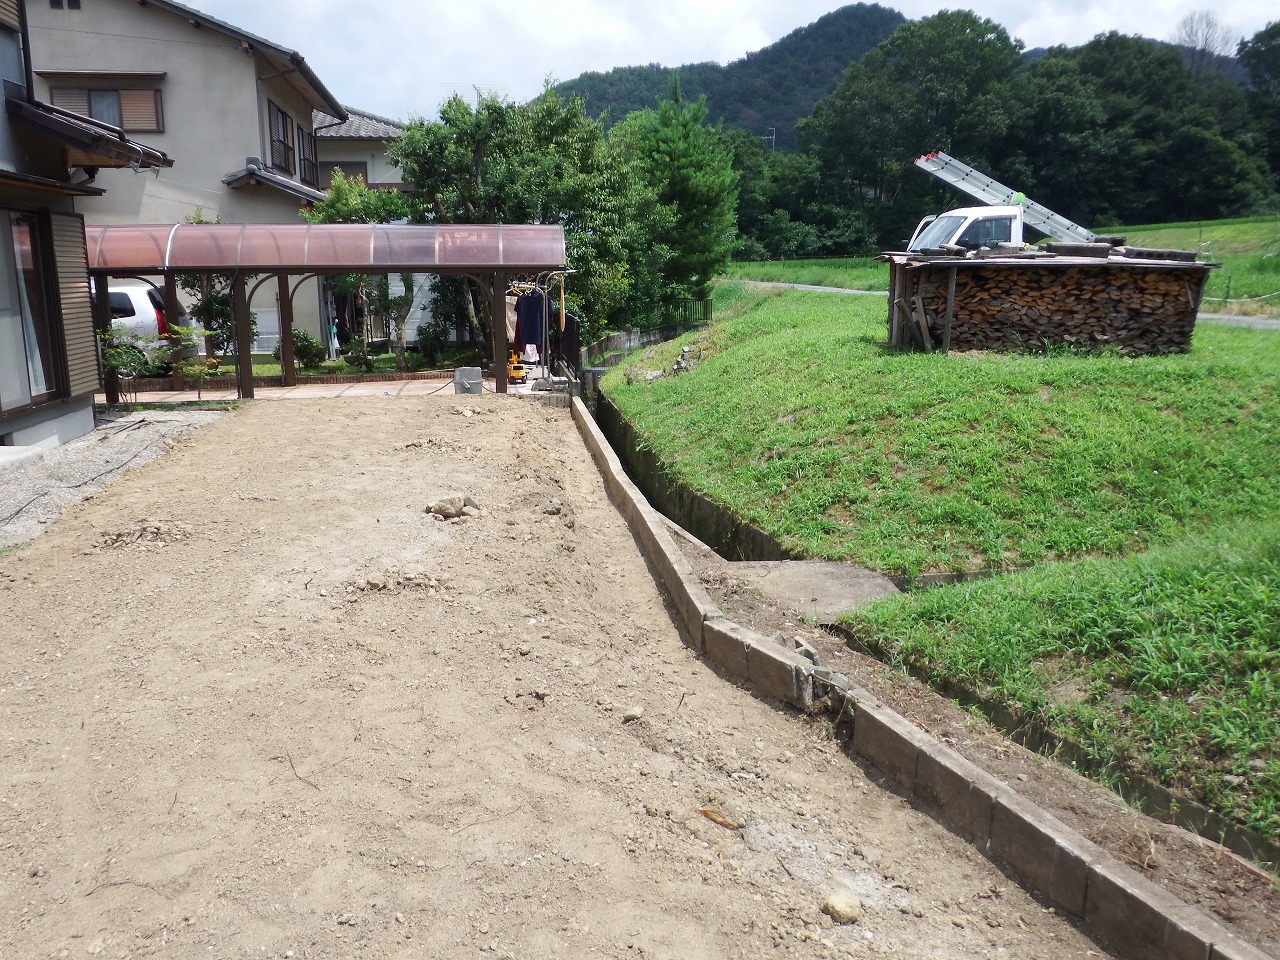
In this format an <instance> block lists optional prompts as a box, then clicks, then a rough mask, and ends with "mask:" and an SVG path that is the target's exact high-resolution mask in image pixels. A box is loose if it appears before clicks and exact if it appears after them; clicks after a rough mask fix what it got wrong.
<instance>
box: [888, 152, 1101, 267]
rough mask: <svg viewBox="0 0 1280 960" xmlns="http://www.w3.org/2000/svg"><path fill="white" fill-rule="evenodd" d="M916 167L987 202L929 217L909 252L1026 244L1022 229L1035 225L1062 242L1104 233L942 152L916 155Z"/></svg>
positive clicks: (1081, 240) (1082, 240)
mask: <svg viewBox="0 0 1280 960" xmlns="http://www.w3.org/2000/svg"><path fill="white" fill-rule="evenodd" d="M915 163H916V166H917V167H920V169H922V170H925V171H927V172H929V173H931V174H933V175H934V176H935V177H937V178H938V179H940V180H943V181H945V182H947V183H949V184H951V185H952V186H954V187H956V188H958V189H960V190H963V191H964V192H965V193H967V194H969V195H970V196H972V197H975V198H977V199H978V200H981V201H983V203H985V204H987V206H982V207H960V208H958V209H955V210H948V211H947V212H946V213H942V214H939V215H937V216H930V217H925V218H924V219H923V220H921V221H920V225H919V226H917V227H916V230H915V233H914V234H912V236H911V239H910V240H909V241H908V242H907V251H908V252H909V253H918V252H920V251H922V250H930V249H936V248H942V247H948V246H950V247H963V248H964V249H965V250H966V251H974V250H978V249H980V248H982V247H991V248H995V247H997V246H998V245H999V244H1002V243H1010V244H1015V245H1017V246H1022V244H1023V228H1024V227H1026V226H1030V227H1034V228H1035V229H1036V230H1039V231H1040V232H1041V233H1043V234H1045V236H1048V237H1052V238H1053V239H1054V240H1058V241H1061V242H1063V243H1094V242H1096V241H1098V240H1099V237H1098V236H1097V235H1096V234H1094V233H1093V232H1092V231H1090V230H1087V229H1085V228H1084V227H1082V226H1080V225H1079V224H1078V223H1072V222H1071V221H1070V220H1068V219H1067V218H1066V217H1063V216H1061V215H1059V214H1056V213H1054V212H1053V211H1052V210H1050V209H1049V208H1048V207H1045V206H1043V205H1041V204H1039V203H1036V202H1035V201H1034V200H1029V199H1028V198H1027V197H1026V195H1025V194H1023V193H1020V192H1018V191H1017V190H1013V189H1010V188H1009V187H1006V186H1005V185H1004V184H1002V183H998V182H997V181H995V180H992V179H991V178H990V177H988V176H986V175H985V174H982V173H980V172H979V171H977V170H975V169H973V167H970V166H969V165H967V164H965V163H962V162H961V161H959V160H957V159H955V157H949V156H947V154H945V153H942V152H941V151H937V152H934V153H926V154H925V155H924V156H922V157H918V158H917V159H916V162H915Z"/></svg>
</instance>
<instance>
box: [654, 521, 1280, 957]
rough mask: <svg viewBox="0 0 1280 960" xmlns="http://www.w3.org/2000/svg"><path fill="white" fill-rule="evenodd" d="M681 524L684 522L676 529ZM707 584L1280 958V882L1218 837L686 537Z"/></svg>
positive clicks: (730, 605) (734, 611)
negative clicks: (1169, 820) (840, 630)
mask: <svg viewBox="0 0 1280 960" xmlns="http://www.w3.org/2000/svg"><path fill="white" fill-rule="evenodd" d="M675 529H677V530H678V528H675ZM677 542H679V543H681V545H682V547H683V548H684V552H685V555H686V556H687V557H688V558H689V560H690V561H691V563H693V565H694V567H695V569H696V570H697V571H698V573H699V576H700V578H701V580H702V582H703V583H704V584H705V586H706V587H707V589H708V592H709V593H710V594H711V595H712V597H713V598H714V599H715V600H716V601H717V603H718V604H719V605H720V607H721V608H722V609H723V610H725V611H726V613H727V615H729V616H730V617H732V618H733V619H734V620H736V621H737V622H738V623H741V624H744V625H746V626H750V627H751V628H753V629H755V630H757V631H760V632H762V633H764V634H766V635H769V636H772V635H775V634H778V633H781V634H783V635H784V636H786V637H799V638H801V639H803V640H804V641H805V642H806V643H807V644H809V645H810V646H811V647H813V648H814V649H816V650H817V651H818V652H819V654H820V656H821V658H822V660H823V662H824V663H826V664H828V665H830V666H831V667H832V668H833V669H835V670H838V671H839V672H841V673H843V674H845V675H846V676H848V677H849V678H850V679H851V680H852V681H853V682H854V683H856V684H857V685H859V686H861V687H863V688H864V689H866V690H869V691H872V692H873V693H874V694H875V695H876V696H877V697H879V698H880V699H881V700H883V701H884V702H885V703H887V704H889V705H890V706H891V707H893V709H894V710H896V711H897V712H898V713H899V714H901V715H902V716H904V717H906V718H907V719H908V720H910V721H911V722H912V723H913V724H915V725H916V726H917V727H919V728H920V729H922V730H925V731H927V732H928V733H930V734H931V735H932V736H934V737H935V738H937V739H938V740H940V741H942V742H943V743H946V744H947V745H949V746H950V747H951V748H952V749H954V750H957V751H958V752H959V753H961V754H962V755H963V756H965V757H966V758H968V759H969V760H972V761H973V762H975V763H976V764H977V765H978V766H980V767H982V768H983V769H984V770H986V771H988V772H989V773H992V774H994V775H995V776H997V777H999V778H1000V779H1001V780H1003V781H1004V782H1005V783H1007V784H1009V785H1010V786H1011V787H1012V788H1013V789H1014V790H1016V791H1017V792H1018V793H1020V794H1022V795H1023V796H1025V797H1027V798H1029V799H1031V800H1032V801H1034V802H1035V803H1036V804H1037V805H1038V806H1039V807H1040V808H1041V809H1043V810H1046V811H1048V812H1049V813H1051V814H1053V815H1054V816H1055V817H1057V818H1058V819H1059V820H1061V821H1062V822H1063V823H1066V824H1067V825H1068V826H1070V827H1072V828H1073V829H1075V830H1076V831H1078V832H1079V833H1081V834H1083V835H1084V836H1085V837H1087V838H1088V839H1090V840H1092V841H1093V842H1094V843H1096V844H1098V845H1099V846H1100V847H1102V848H1103V849H1105V850H1107V851H1108V852H1109V853H1111V855H1112V856H1114V857H1116V858H1117V859H1118V860H1120V861H1122V862H1123V863H1126V864H1128V865H1129V866H1130V867H1133V868H1134V869H1135V870H1137V871H1138V872H1139V873H1140V874H1142V875H1143V876H1144V877H1146V878H1147V879H1148V880H1151V881H1153V882H1155V883H1157V884H1159V885H1161V886H1163V887H1165V888H1166V889H1168V890H1169V891H1170V892H1172V893H1173V894H1174V895H1175V896H1177V897H1178V898H1179V899H1181V900H1183V901H1184V902H1186V903H1189V904H1192V905H1194V906H1196V907H1199V908H1200V909H1202V910H1204V911H1205V912H1206V913H1208V914H1211V915H1213V916H1214V917H1216V918H1217V919H1218V920H1220V921H1222V922H1223V923H1224V924H1225V925H1226V926H1227V927H1228V928H1229V929H1231V930H1232V931H1233V932H1235V933H1236V934H1237V935H1239V936H1241V937H1243V938H1244V939H1245V940H1246V941H1248V942H1250V943H1252V944H1253V945H1255V946H1257V947H1259V948H1261V949H1263V950H1266V951H1267V952H1268V953H1270V954H1272V955H1274V956H1277V957H1280V887H1278V886H1277V883H1276V880H1275V878H1274V877H1272V876H1270V875H1268V874H1267V873H1266V872H1264V871H1263V870H1261V869H1260V868H1259V867H1258V866H1256V865H1254V864H1253V863H1250V862H1249V861H1247V860H1244V859H1242V858H1241V857H1239V856H1237V855H1236V854H1234V853H1232V852H1231V851H1229V850H1227V849H1225V848H1224V847H1222V846H1220V845H1219V844H1217V843H1214V842H1212V841H1210V840H1207V839H1204V838H1202V837H1197V836H1196V835H1194V834H1192V833H1190V832H1188V831H1187V830H1183V829H1180V828H1178V827H1176V826H1171V825H1169V824H1166V823H1162V822H1160V821H1158V820H1154V819H1152V818H1151V817H1148V816H1145V815H1143V814H1142V813H1140V812H1139V811H1137V810H1136V809H1134V808H1133V807H1132V806H1130V805H1128V804H1126V803H1125V802H1124V800H1123V799H1122V798H1120V797H1119V796H1118V795H1117V794H1115V793H1114V792H1113V791H1111V790H1108V789H1106V788H1105V787H1103V786H1100V785H1099V784H1097V783H1094V782H1092V781H1090V780H1088V779H1087V778H1085V777H1084V776H1081V775H1080V774H1078V773H1077V772H1075V771H1074V770H1073V769H1071V768H1070V767H1069V766H1066V765H1064V764H1062V763H1057V762H1055V761H1053V760H1051V759H1048V758H1046V757H1043V756H1040V755H1038V754H1036V753H1033V752H1031V751H1029V750H1027V749H1025V748H1023V747H1022V746H1020V745H1019V744H1017V743H1014V742H1013V741H1011V740H1009V739H1008V738H1007V737H1006V736H1004V735H1003V734H1002V733H1001V732H1000V731H999V730H997V729H996V728H994V727H993V726H992V725H991V724H989V723H988V722H986V721H985V720H984V719H982V718H981V717H979V716H977V715H975V714H974V713H971V712H969V711H966V710H965V709H963V708H962V707H960V706H959V705H958V704H956V703H954V702H953V701H951V700H948V699H947V698H946V697H944V696H941V695H939V694H937V693H935V692H934V691H933V690H931V689H930V688H929V687H928V686H927V685H925V684H923V683H921V682H919V681H917V680H915V679H913V678H912V677H910V676H908V675H907V674H905V673H903V672H902V671H901V670H897V669H895V668H893V667H891V666H888V665H886V664H884V663H882V662H880V661H879V660H876V659H875V658H873V657H870V656H866V655H863V654H861V653H859V652H857V651H854V650H851V649H849V648H848V646H847V645H845V644H844V643H843V642H842V641H841V639H840V638H839V637H838V636H835V635H833V634H832V633H830V632H828V631H826V630H824V629H818V628H816V627H813V626H811V625H810V624H808V623H806V622H804V621H803V620H802V619H800V618H799V617H798V616H797V615H796V614H795V612H794V611H793V610H789V609H787V608H786V607H785V606H784V605H781V604H779V603H778V602H776V601H775V600H773V599H771V598H769V597H767V596H765V595H763V594H761V592H760V591H759V590H758V589H755V588H754V587H753V586H752V585H751V583H750V581H749V580H747V579H746V578H744V577H741V576H738V575H735V572H734V564H732V563H726V562H725V561H723V560H721V559H720V558H719V557H717V556H716V555H715V554H714V553H712V552H711V551H710V550H708V549H707V548H706V547H705V546H704V545H702V544H700V543H699V542H698V541H696V540H692V539H691V538H688V535H687V534H684V538H680V537H678V538H677Z"/></svg>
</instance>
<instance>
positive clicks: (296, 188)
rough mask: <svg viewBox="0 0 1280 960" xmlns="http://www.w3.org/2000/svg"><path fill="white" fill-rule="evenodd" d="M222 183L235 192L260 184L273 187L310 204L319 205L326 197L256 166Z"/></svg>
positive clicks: (223, 179)
mask: <svg viewBox="0 0 1280 960" xmlns="http://www.w3.org/2000/svg"><path fill="white" fill-rule="evenodd" d="M222 182H223V183H225V184H226V185H227V186H228V187H231V188H232V189H233V190H237V189H239V188H241V187H247V186H251V185H253V184H258V183H260V184H262V185H263V186H267V187H273V188H275V189H276V190H279V191H281V192H283V193H287V194H289V195H290V196H293V197H297V198H298V199H299V200H306V201H308V202H309V203H319V202H320V201H321V200H323V199H324V197H325V195H324V193H322V192H321V191H319V190H313V189H312V188H311V187H308V186H306V185H305V184H302V183H298V182H297V181H296V180H290V179H288V178H287V177H282V176H280V175H279V174H276V173H272V172H271V171H270V170H263V169H261V168H260V167H258V166H256V165H253V166H247V167H245V168H244V169H243V170H237V171H236V172H235V173H233V174H230V175H228V176H225V177H223V178H222Z"/></svg>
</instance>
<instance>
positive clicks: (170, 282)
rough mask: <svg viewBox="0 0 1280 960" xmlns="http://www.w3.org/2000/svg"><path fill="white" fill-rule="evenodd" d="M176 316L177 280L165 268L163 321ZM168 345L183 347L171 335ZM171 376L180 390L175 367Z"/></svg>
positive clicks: (168, 321) (178, 376)
mask: <svg viewBox="0 0 1280 960" xmlns="http://www.w3.org/2000/svg"><path fill="white" fill-rule="evenodd" d="M178 316H179V310H178V281H177V280H176V279H175V278H174V276H173V274H172V273H170V272H169V271H168V270H166V271H165V272H164V319H165V323H167V324H171V323H174V322H175V321H176V320H177V319H178ZM171 333H172V332H171ZM169 345H170V346H172V347H173V348H174V349H175V350H181V349H183V348H182V346H179V344H178V343H176V342H175V341H174V340H173V339H172V336H171V338H170V340H169ZM177 356H183V354H181V353H179V354H177ZM175 366H176V364H175ZM171 376H172V377H173V386H174V389H175V390H180V389H182V388H181V387H179V386H178V381H179V380H181V379H182V374H180V373H178V371H177V370H176V369H175V370H173V371H171Z"/></svg>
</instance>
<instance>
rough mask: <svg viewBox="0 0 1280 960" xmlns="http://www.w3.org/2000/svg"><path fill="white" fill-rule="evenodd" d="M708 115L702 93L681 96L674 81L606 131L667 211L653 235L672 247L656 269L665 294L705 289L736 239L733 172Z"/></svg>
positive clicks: (699, 294)
mask: <svg viewBox="0 0 1280 960" xmlns="http://www.w3.org/2000/svg"><path fill="white" fill-rule="evenodd" d="M706 116H707V105H706V100H705V98H701V97H700V98H699V99H698V101H697V102H696V103H690V102H689V101H687V100H683V99H681V96H680V84H679V81H674V82H673V83H672V85H671V98H670V99H668V100H661V101H659V103H658V108H657V109H656V110H643V111H640V112H638V113H633V114H631V115H630V116H629V117H627V118H626V119H625V120H624V121H622V123H620V124H619V125H618V126H617V127H615V128H614V131H613V132H612V133H611V135H610V139H611V141H613V142H615V143H617V144H619V145H620V146H621V147H622V149H623V151H624V152H629V153H630V154H631V156H632V157H633V158H634V159H635V160H636V162H637V166H638V168H639V173H640V175H641V176H643V177H644V178H645V179H646V180H647V181H648V183H649V185H650V186H651V187H652V188H653V189H654V190H655V191H656V193H657V196H658V202H659V203H660V204H662V205H663V206H665V207H666V208H667V209H668V210H669V211H670V213H671V218H672V219H671V221H670V224H669V226H668V228H667V230H666V231H665V235H664V234H658V235H657V239H658V240H659V241H660V242H661V243H662V244H663V245H664V246H665V247H667V248H668V250H669V255H668V257H667V260H666V262H665V263H664V264H663V266H662V271H661V273H662V281H663V297H664V300H673V299H679V298H682V297H691V298H693V299H704V298H706V297H709V296H710V295H711V280H712V278H713V277H714V276H715V275H716V273H717V272H718V271H719V270H721V269H722V268H723V267H724V265H725V264H727V263H728V262H729V257H730V255H731V254H732V253H733V250H734V248H735V247H736V246H737V230H738V228H737V205H738V175H737V173H736V172H735V171H734V169H733V155H732V153H731V152H730V151H729V150H727V149H726V148H725V147H724V146H723V145H722V144H721V142H720V139H719V136H718V131H716V130H712V129H710V128H708V127H707V126H706V124H705V123H704V122H703V121H705V120H706Z"/></svg>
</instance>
